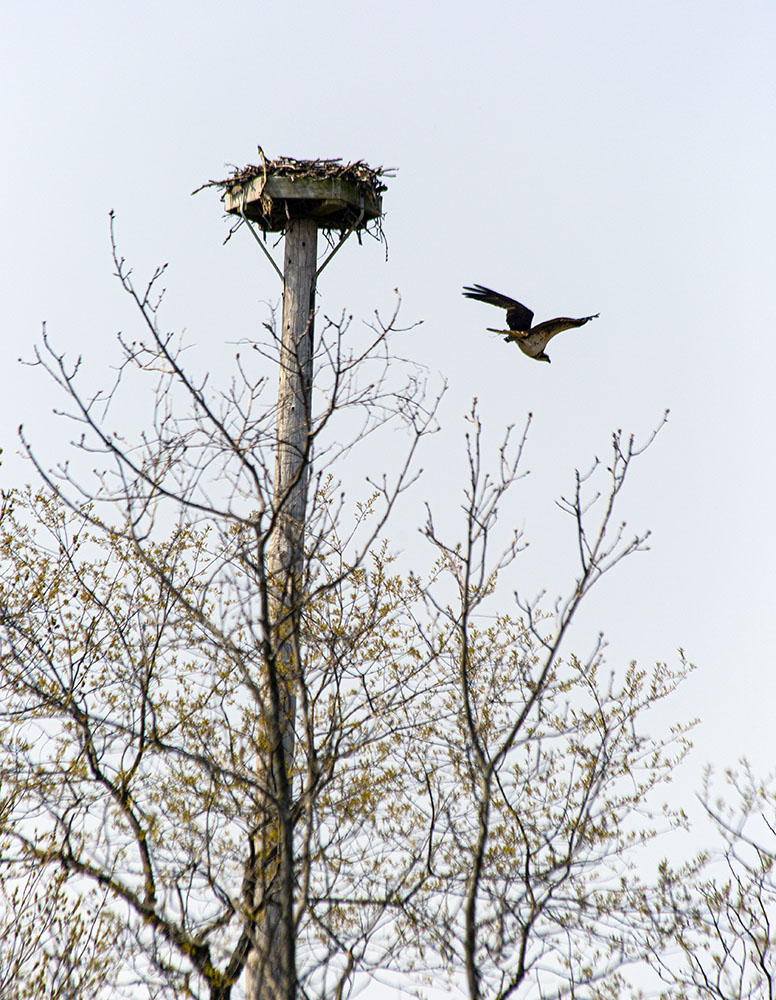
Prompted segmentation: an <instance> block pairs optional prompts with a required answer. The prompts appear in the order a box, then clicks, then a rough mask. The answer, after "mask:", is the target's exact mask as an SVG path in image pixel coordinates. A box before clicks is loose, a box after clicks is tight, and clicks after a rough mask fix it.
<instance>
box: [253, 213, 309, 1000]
mask: <svg viewBox="0 0 776 1000" xmlns="http://www.w3.org/2000/svg"><path fill="white" fill-rule="evenodd" d="M317 239H318V225H317V223H316V221H315V220H314V219H310V218H299V219H292V220H290V221H289V223H288V227H287V229H286V236H285V262H284V269H283V316H282V326H283V328H282V332H281V346H280V374H279V382H278V407H277V423H276V446H275V480H274V502H273V515H274V518H275V526H274V530H273V532H272V534H271V536H270V541H269V552H268V565H267V569H268V574H269V587H270V617H271V625H272V638H271V642H270V646H271V647H272V652H271V653H270V660H271V662H270V663H268V664H267V670H266V674H267V676H266V678H265V687H266V693H265V705H266V708H265V714H266V719H265V724H266V734H265V735H266V738H267V743H268V746H267V756H266V758H265V759H264V760H263V761H262V772H263V773H262V774H261V775H260V781H261V782H262V784H264V785H265V787H266V788H267V790H268V792H269V795H270V797H271V799H272V810H271V812H269V813H267V814H266V817H265V820H264V821H263V823H262V825H261V828H260V830H259V832H258V836H257V838H256V843H255V850H256V852H257V859H258V861H259V869H258V870H259V877H258V885H257V887H256V893H255V898H256V904H257V906H259V905H260V906H261V910H260V912H259V913H258V915H257V924H256V928H255V934H256V942H255V946H254V948H253V949H252V951H251V953H250V955H249V957H248V961H247V967H246V998H247V1000H291V998H292V997H293V996H294V995H295V993H296V981H295V977H296V955H295V952H296V947H295V946H296V940H295V938H296V935H295V927H294V906H293V904H294V852H293V847H294V844H293V838H294V829H293V819H292V802H293V794H292V791H293V790H292V787H291V785H292V779H291V766H290V765H291V761H292V758H293V753H294V721H295V716H296V675H297V671H298V664H297V663H296V655H297V650H296V647H295V642H294V637H295V634H296V624H297V621H298V617H299V613H300V609H301V604H302V600H303V594H302V593H301V583H302V576H303V572H304V526H305V513H306V507H307V487H308V483H309V478H310V476H309V466H310V449H311V439H310V430H311V406H312V382H313V318H314V312H315V278H316V266H317Z"/></svg>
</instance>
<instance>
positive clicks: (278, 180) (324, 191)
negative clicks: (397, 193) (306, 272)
mask: <svg viewBox="0 0 776 1000" xmlns="http://www.w3.org/2000/svg"><path fill="white" fill-rule="evenodd" d="M259 154H260V156H261V158H262V162H261V164H259V165H256V166H254V165H251V164H249V165H248V166H247V167H244V168H243V169H242V170H236V171H235V172H234V173H233V174H232V175H231V176H230V177H228V178H227V179H226V180H223V181H211V182H210V185H214V186H218V187H221V188H222V190H223V201H224V207H225V209H226V211H227V212H228V213H229V214H231V215H235V216H238V217H241V216H242V215H243V214H244V215H245V217H246V218H247V219H250V220H251V221H252V222H255V223H256V224H257V225H258V226H259V227H260V228H261V229H263V230H264V231H265V232H283V231H284V230H285V229H286V226H287V225H288V222H289V221H290V220H291V219H298V218H308V219H310V218H311V219H315V220H316V221H317V223H318V226H319V228H321V229H335V230H340V231H345V230H355V231H358V230H361V229H365V228H366V227H367V226H368V225H369V223H371V222H374V221H375V220H379V218H380V217H381V215H382V207H383V206H382V192H383V191H385V189H386V187H385V184H384V183H383V181H382V177H383V176H384V171H383V170H382V168H377V169H373V168H372V167H369V166H367V164H365V163H364V162H363V161H358V162H357V163H347V164H344V163H342V162H341V161H340V160H294V159H291V158H290V157H285V156H281V157H278V158H277V159H274V160H269V159H267V158H266V157H265V156H264V154H263V153H262V151H261V149H259ZM210 185H207V186H210Z"/></svg>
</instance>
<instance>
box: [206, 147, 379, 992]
mask: <svg viewBox="0 0 776 1000" xmlns="http://www.w3.org/2000/svg"><path fill="white" fill-rule="evenodd" d="M261 156H262V166H261V168H258V167H249V168H246V170H245V171H242V172H238V174H236V175H235V176H234V177H233V178H232V179H231V180H230V181H229V182H224V185H223V186H224V188H225V191H226V193H225V198H224V201H225V205H226V209H227V211H228V212H232V213H233V214H235V215H241V216H242V218H243V220H244V221H245V222H246V223H248V224H250V220H253V221H254V222H256V223H257V224H258V225H259V226H260V227H261V228H262V229H263V230H264V231H282V232H284V233H285V260H284V269H283V275H282V277H283V315H282V332H281V345H280V374H279V382H278V406H277V423H276V445H275V475H274V487H273V504H272V517H273V525H272V529H271V532H270V536H269V542H268V555H267V563H266V570H267V579H268V583H269V595H268V596H269V601H268V606H269V621H268V622H267V623H266V625H265V632H266V635H265V651H264V658H263V659H264V662H263V668H262V669H263V676H262V678H261V687H262V697H263V706H262V716H263V718H262V726H263V732H262V733H261V734H260V743H261V745H262V746H263V747H264V748H265V749H264V751H263V753H262V754H261V756H260V760H259V762H258V763H259V771H260V773H259V775H258V780H259V784H260V786H261V787H262V788H263V789H264V797H263V798H262V801H261V802H260V804H259V808H258V812H259V814H260V819H259V820H258V827H257V830H256V833H255V836H254V840H253V845H252V857H253V861H252V870H251V871H250V873H249V882H252V884H253V889H252V892H251V893H250V895H251V896H252V905H250V909H252V910H253V916H252V917H251V916H250V914H249V915H248V926H249V937H250V946H249V951H248V955H247V961H246V984H245V985H246V1000H294V998H295V996H296V992H297V984H296V938H295V933H296V928H295V902H296V900H295V885H296V880H295V857H294V790H293V780H292V771H293V760H294V751H295V740H296V734H295V721H296V700H297V691H298V685H299V684H300V683H303V678H302V677H301V671H300V664H299V663H298V635H299V632H298V624H299V618H300V615H301V612H302V608H303V603H304V597H305V595H304V575H305V566H304V542H305V516H306V508H307V488H308V484H309V480H310V463H311V458H312V455H311V451H312V436H311V434H312V429H313V425H312V412H311V408H312V384H313V347H314V345H313V326H314V315H315V287H316V279H317V275H318V273H319V272H320V270H321V268H319V267H318V261H317V238H318V229H319V228H324V229H327V230H329V231H332V230H338V231H339V232H340V234H341V236H340V242H339V243H338V244H337V245H336V246H335V248H334V250H333V251H332V253H334V252H336V250H338V249H339V246H340V245H341V244H342V242H344V240H345V239H346V238H347V236H349V235H350V233H352V232H354V231H356V230H357V229H360V228H363V227H364V226H365V225H366V224H367V223H368V222H370V221H372V220H375V219H379V217H380V215H381V212H382V204H381V199H380V191H381V190H382V185H380V184H379V181H378V176H379V172H377V171H372V170H370V169H369V168H368V167H366V166H365V165H364V164H354V165H351V166H349V167H343V166H342V165H341V164H339V161H331V160H323V161H319V160H315V161H305V160H288V159H284V158H281V159H280V160H276V161H267V160H266V158H265V157H264V155H263V153H262V154H261ZM257 239H258V237H257ZM259 242H260V245H262V250H264V252H265V253H267V255H268V256H269V254H268V251H267V250H266V248H265V247H264V246H263V244H261V241H259ZM270 260H271V258H270ZM327 262H328V261H327ZM272 263H273V266H274V267H275V269H276V270H277V266H276V265H275V264H274V261H273V262H272ZM325 263H326V262H325Z"/></svg>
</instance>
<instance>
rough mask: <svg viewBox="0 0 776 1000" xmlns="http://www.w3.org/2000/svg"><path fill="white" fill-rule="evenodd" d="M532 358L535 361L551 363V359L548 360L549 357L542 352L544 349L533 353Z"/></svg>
mask: <svg viewBox="0 0 776 1000" xmlns="http://www.w3.org/2000/svg"><path fill="white" fill-rule="evenodd" d="M534 360H535V361H546V362H547V364H548V365H551V364H552V361H550V359H549V358H548V357H547V355H546V354H545V353H544V351H542V353H541V354H535V355H534Z"/></svg>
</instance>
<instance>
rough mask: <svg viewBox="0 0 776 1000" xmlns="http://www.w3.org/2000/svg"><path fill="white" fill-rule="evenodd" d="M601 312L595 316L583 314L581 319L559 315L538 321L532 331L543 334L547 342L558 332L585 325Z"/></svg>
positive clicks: (543, 339)
mask: <svg viewBox="0 0 776 1000" xmlns="http://www.w3.org/2000/svg"><path fill="white" fill-rule="evenodd" d="M598 316H599V313H596V314H595V316H583V317H582V318H581V319H570V318H569V317H568V316H559V317H558V318H557V319H546V320H545V321H544V322H543V323H538V324H537V325H536V326H535V327H534V328H533V330H531V333H533V334H536V335H537V336H539V335H541V338H542V341H543V343H545V344H546V343H547V341H548V340H551V339H552V337H554V336H555V334H556V333H562V332H563V331H564V330H570V329H571V328H572V327H575V326H584V325H585V323H589V322H590V320H591V319H597V318H598Z"/></svg>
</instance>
